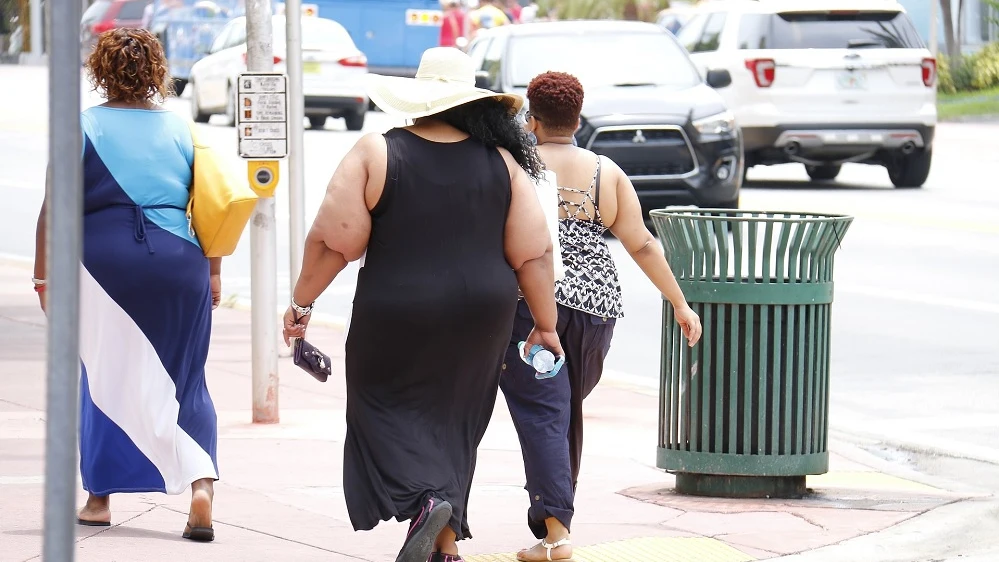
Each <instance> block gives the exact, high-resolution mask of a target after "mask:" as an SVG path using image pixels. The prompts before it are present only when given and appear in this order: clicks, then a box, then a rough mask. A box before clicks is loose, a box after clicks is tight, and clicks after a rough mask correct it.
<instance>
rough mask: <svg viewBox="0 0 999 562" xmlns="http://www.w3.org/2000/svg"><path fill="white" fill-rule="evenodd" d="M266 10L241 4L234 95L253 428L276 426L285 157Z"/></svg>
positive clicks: (264, 4)
mask: <svg viewBox="0 0 999 562" xmlns="http://www.w3.org/2000/svg"><path fill="white" fill-rule="evenodd" d="M271 13H272V11H271V4H270V2H269V1H268V0H246V67H247V70H248V72H247V73H246V74H242V75H240V76H239V78H238V81H237V90H236V129H237V131H238V133H239V155H240V156H241V157H242V158H244V159H246V160H248V162H247V172H248V174H249V179H250V185H251V186H253V188H254V190H256V191H257V193H258V194H260V196H261V197H260V199H259V200H258V201H257V208H256V211H254V213H253V217H252V219H251V220H250V254H251V273H250V275H251V282H250V299H251V301H252V308H253V310H252V320H251V327H252V332H253V339H252V342H253V422H254V423H277V422H278V421H279V420H280V417H279V415H278V333H277V328H278V319H277V318H276V317H275V311H276V310H277V231H276V230H275V209H274V207H275V206H274V188H275V187H276V186H277V182H278V159H280V158H284V157H285V156H287V154H288V139H287V131H288V111H287V107H288V106H287V100H288V87H287V80H286V78H285V77H284V75H283V74H280V73H274V72H272V70H273V69H274V49H273V44H272V33H271V25H272V16H271Z"/></svg>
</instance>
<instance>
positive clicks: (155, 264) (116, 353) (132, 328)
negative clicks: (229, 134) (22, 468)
mask: <svg viewBox="0 0 999 562" xmlns="http://www.w3.org/2000/svg"><path fill="white" fill-rule="evenodd" d="M87 71H88V73H89V74H90V78H91V80H92V82H93V84H94V87H95V89H96V90H98V91H99V92H100V93H101V94H102V95H103V96H104V97H105V98H106V99H107V101H106V102H105V103H104V104H102V105H99V106H96V107H91V108H89V109H87V110H86V111H84V112H83V113H82V115H81V118H80V121H81V128H82V130H83V154H82V155H81V157H82V159H83V206H84V219H83V260H82V261H83V263H82V269H81V279H80V334H81V336H80V358H81V361H82V364H83V371H82V377H81V381H80V383H81V396H80V473H81V475H82V477H83V487H84V489H85V490H86V491H87V492H89V494H90V495H89V497H88V499H87V503H86V505H85V506H84V507H83V508H82V509H81V510H80V512H79V514H78V518H77V522H78V523H79V524H80V525H87V526H108V525H110V524H111V508H110V503H109V499H110V496H111V494H114V493H124V492H165V493H168V494H180V493H182V492H184V491H185V490H186V489H187V488H188V487H190V488H191V508H190V512H189V515H188V519H187V526H186V527H185V529H184V532H183V536H184V537H185V538H188V539H192V540H196V541H210V540H212V539H213V538H214V537H215V533H214V531H213V530H212V496H213V483H214V481H215V480H217V479H218V468H217V463H216V441H217V433H218V424H217V420H216V415H215V406H214V405H213V404H212V398H211V396H210V395H209V394H208V388H207V386H206V384H205V362H206V360H207V357H208V344H209V338H210V334H211V324H212V310H213V309H214V308H215V307H216V306H217V305H218V303H219V297H220V294H221V282H220V281H219V272H220V271H219V270H220V267H221V263H220V259H211V260H209V259H208V258H206V257H205V255H204V252H203V251H202V249H201V247H200V245H199V244H198V240H197V238H196V237H195V236H193V235H192V233H191V231H190V229H189V226H188V222H187V216H186V208H187V202H188V199H189V189H190V185H191V180H192V164H193V160H194V144H193V141H192V138H191V131H190V129H189V126H188V123H187V122H186V121H185V120H184V119H183V118H182V117H180V116H178V115H177V114H175V113H172V112H169V111H167V110H165V109H163V108H162V107H160V106H159V105H158V102H162V101H163V99H164V98H165V97H166V96H167V95H169V93H170V89H169V84H170V76H169V73H168V72H167V61H166V58H165V56H164V54H163V49H162V47H161V46H160V44H159V42H158V41H157V40H156V38H155V37H154V36H153V35H152V34H151V33H149V32H148V31H145V30H142V29H116V30H113V31H108V32H105V33H103V34H102V35H101V36H100V38H99V39H98V41H97V46H96V47H95V49H94V51H93V53H92V54H91V55H90V58H89V60H88V61H87ZM66 156H67V157H73V155H66ZM45 244H46V240H45V206H44V205H43V206H42V210H41V213H40V214H39V217H38V227H37V231H36V252H35V279H34V283H35V288H36V290H37V291H38V293H39V295H40V296H41V303H42V308H43V309H44V308H45V304H46V303H45V298H44V295H45V293H44V288H45Z"/></svg>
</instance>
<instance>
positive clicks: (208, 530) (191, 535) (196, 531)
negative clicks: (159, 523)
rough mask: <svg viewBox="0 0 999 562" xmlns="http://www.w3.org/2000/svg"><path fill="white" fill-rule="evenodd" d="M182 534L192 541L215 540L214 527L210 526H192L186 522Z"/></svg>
mask: <svg viewBox="0 0 999 562" xmlns="http://www.w3.org/2000/svg"><path fill="white" fill-rule="evenodd" d="M182 536H183V537H184V538H185V539H188V540H192V541H194V542H212V541H213V540H215V529H213V528H212V527H192V526H191V523H190V522H188V524H187V525H185V526H184V534H183V535H182Z"/></svg>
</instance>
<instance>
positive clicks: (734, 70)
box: [678, 0, 937, 187]
mask: <svg viewBox="0 0 999 562" xmlns="http://www.w3.org/2000/svg"><path fill="white" fill-rule="evenodd" d="M678 39H679V40H680V42H681V43H683V44H684V46H685V47H686V48H687V50H688V51H690V53H691V57H692V58H693V60H694V62H695V63H696V64H697V65H698V66H699V67H700V68H701V70H702V72H710V71H711V70H727V71H729V73H730V74H731V76H732V84H731V85H730V86H728V87H725V88H721V89H720V90H719V92H720V93H721V95H722V96H723V97H724V98H725V101H726V103H727V104H728V106H729V107H730V108H731V109H732V110H733V111H734V112H735V115H736V121H737V122H738V124H739V126H740V127H741V128H742V133H743V139H744V142H745V150H746V164H747V165H748V166H759V165H770V164H783V163H787V162H800V163H802V164H804V165H805V169H806V170H807V171H808V175H809V176H810V177H811V178H812V179H813V180H832V179H834V178H836V176H837V175H838V174H839V172H840V168H841V167H842V165H843V164H845V163H847V162H860V163H865V164H873V165H876V166H883V167H885V168H886V169H887V170H888V175H889V177H890V178H891V181H892V183H893V184H894V185H896V186H898V187H919V186H922V185H923V183H924V182H925V181H926V178H927V176H928V175H929V172H930V162H931V160H932V155H933V135H934V131H935V128H936V122H937V109H936V78H937V66H936V61H935V60H934V58H933V57H932V55H931V54H930V52H929V50H927V48H926V46H925V45H924V44H923V41H922V39H920V37H919V34H918V33H917V32H916V30H915V29H914V27H913V25H912V22H911V21H910V20H909V17H908V16H907V15H906V13H905V11H904V9H903V8H902V6H901V5H900V4H898V3H897V2H895V1H894V0H813V1H811V2H799V1H795V0H758V1H752V0H734V1H729V2H710V3H707V4H704V5H703V6H701V7H700V8H699V11H698V15H696V16H695V17H694V18H693V19H691V20H690V21H689V22H688V23H687V25H685V26H684V27H683V29H681V30H680V33H679V35H678Z"/></svg>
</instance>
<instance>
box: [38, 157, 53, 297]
mask: <svg viewBox="0 0 999 562" xmlns="http://www.w3.org/2000/svg"><path fill="white" fill-rule="evenodd" d="M51 183H52V166H51V164H50V165H49V166H48V167H47V168H46V169H45V199H42V208H41V209H39V211H38V222H37V223H35V270H34V276H35V279H45V274H46V266H47V263H48V262H47V261H46V260H47V259H48V255H47V251H46V250H47V248H46V244H47V243H48V238H47V231H46V229H47V228H48V199H49V192H50V190H51V187H52V186H51Z"/></svg>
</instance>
